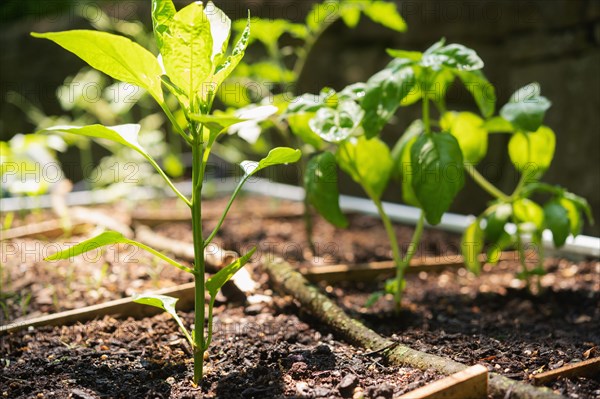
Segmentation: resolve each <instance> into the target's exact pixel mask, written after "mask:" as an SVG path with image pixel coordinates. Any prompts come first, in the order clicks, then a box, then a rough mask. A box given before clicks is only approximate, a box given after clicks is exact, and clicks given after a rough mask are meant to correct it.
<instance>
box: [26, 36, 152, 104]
mask: <svg viewBox="0 0 600 399" xmlns="http://www.w3.org/2000/svg"><path fill="white" fill-rule="evenodd" d="M31 35H32V36H33V37H37V38H44V39H49V40H52V41H53V42H55V43H56V44H58V45H59V46H61V47H63V48H64V49H66V50H68V51H70V52H72V53H73V54H75V55H76V56H78V57H79V58H81V59H82V60H83V61H85V62H87V63H88V64H89V65H90V66H91V67H93V68H95V69H97V70H99V71H100V72H103V73H105V74H107V75H108V76H110V77H112V78H114V79H117V80H120V81H123V82H126V83H131V84H133V85H136V86H140V87H141V88H143V89H146V90H147V91H148V93H150V95H151V96H152V97H154V98H155V99H156V101H158V102H159V103H162V102H163V101H164V100H163V93H162V87H161V80H160V75H162V69H161V67H160V64H159V63H158V60H157V59H156V57H155V56H154V55H152V53H151V52H149V51H148V50H146V49H145V48H143V47H142V46H140V45H139V44H137V43H135V42H133V41H131V40H129V39H128V38H126V37H123V36H119V35H113V34H110V33H106V32H97V31H92V30H71V31H65V32H51V33H32V34H31Z"/></svg>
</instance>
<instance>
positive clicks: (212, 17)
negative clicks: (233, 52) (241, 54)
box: [204, 1, 231, 73]
mask: <svg viewBox="0 0 600 399" xmlns="http://www.w3.org/2000/svg"><path fill="white" fill-rule="evenodd" d="M204 14H206V17H207V18H208V21H209V22H210V34H211V36H212V40H213V46H212V47H213V49H212V54H211V57H210V59H211V62H212V65H213V73H214V69H215V68H217V66H218V65H219V64H220V63H221V62H222V61H223V59H224V58H225V54H226V52H227V46H228V44H229V36H230V35H231V20H230V19H229V17H228V16H227V15H226V14H225V13H224V12H223V11H222V10H221V9H220V8H218V7H217V6H215V4H214V3H213V2H212V1H209V2H208V3H207V4H206V7H205V8H204Z"/></svg>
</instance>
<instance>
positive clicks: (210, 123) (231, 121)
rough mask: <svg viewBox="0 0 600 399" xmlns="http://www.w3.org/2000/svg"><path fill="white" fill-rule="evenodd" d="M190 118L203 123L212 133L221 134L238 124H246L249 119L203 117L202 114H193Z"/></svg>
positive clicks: (227, 116) (229, 116)
mask: <svg viewBox="0 0 600 399" xmlns="http://www.w3.org/2000/svg"><path fill="white" fill-rule="evenodd" d="M190 118H191V119H193V120H195V121H197V122H200V123H202V124H203V125H204V126H206V127H207V128H208V129H209V130H210V131H218V132H221V131H223V130H225V129H227V128H228V127H230V126H232V125H235V124H236V123H241V122H245V121H247V120H248V119H242V118H238V117H237V116H233V115H202V114H191V115H190Z"/></svg>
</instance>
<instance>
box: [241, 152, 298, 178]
mask: <svg viewBox="0 0 600 399" xmlns="http://www.w3.org/2000/svg"><path fill="white" fill-rule="evenodd" d="M301 156H302V153H301V152H300V150H295V149H293V148H288V147H277V148H274V149H272V150H271V151H270V152H269V154H267V156H266V157H265V158H263V159H261V160H260V161H259V162H254V161H243V162H242V164H241V167H242V169H243V170H244V172H245V173H246V175H253V174H255V173H257V172H258V171H260V170H262V169H264V168H268V167H269V166H274V165H283V164H289V163H295V162H298V161H299V160H300V157H301Z"/></svg>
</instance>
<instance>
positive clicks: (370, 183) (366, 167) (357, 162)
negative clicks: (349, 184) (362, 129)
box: [337, 136, 394, 199]
mask: <svg viewBox="0 0 600 399" xmlns="http://www.w3.org/2000/svg"><path fill="white" fill-rule="evenodd" d="M337 161H338V165H339V166H340V168H341V169H342V170H343V171H344V172H346V173H348V175H350V177H352V179H353V180H354V181H355V182H357V183H358V184H360V185H361V186H362V187H363V189H364V190H365V191H366V192H367V193H368V194H369V196H370V197H372V198H376V199H379V198H381V195H382V194H383V192H384V191H385V189H386V187H387V184H388V181H389V178H390V175H391V173H392V168H393V166H394V165H393V164H394V161H393V160H392V156H391V154H390V150H389V148H388V146H387V145H386V144H385V143H384V142H383V141H381V140H379V139H378V138H372V139H367V138H366V137H364V136H360V137H359V138H358V139H356V138H351V139H349V140H346V141H343V142H342V143H340V145H339V147H338V151H337Z"/></svg>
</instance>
